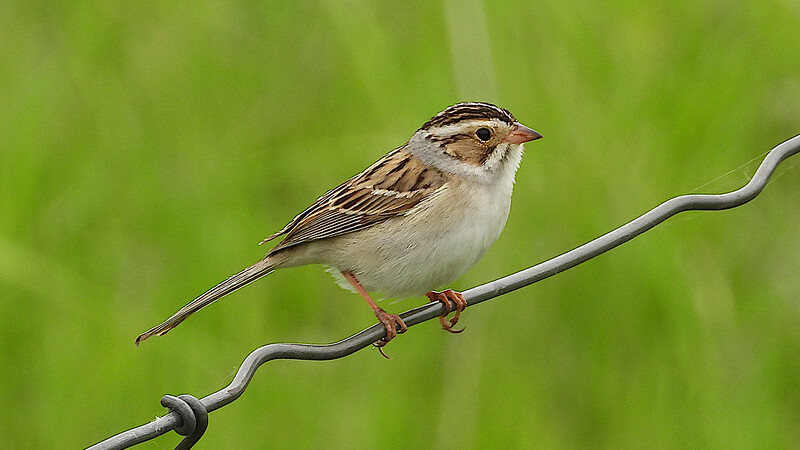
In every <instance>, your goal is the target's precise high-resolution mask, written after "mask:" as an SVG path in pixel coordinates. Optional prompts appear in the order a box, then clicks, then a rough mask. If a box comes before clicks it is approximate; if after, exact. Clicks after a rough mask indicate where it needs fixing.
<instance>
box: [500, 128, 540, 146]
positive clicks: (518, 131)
mask: <svg viewBox="0 0 800 450" xmlns="http://www.w3.org/2000/svg"><path fill="white" fill-rule="evenodd" d="M541 138H542V135H541V134H539V133H537V132H536V131H533V130H531V129H530V128H528V127H526V126H525V125H523V124H521V123H517V126H516V127H514V131H512V132H511V133H509V134H508V136H506V138H505V139H504V140H503V142H508V143H510V144H522V143H524V142H528V141H535V140H536V139H541Z"/></svg>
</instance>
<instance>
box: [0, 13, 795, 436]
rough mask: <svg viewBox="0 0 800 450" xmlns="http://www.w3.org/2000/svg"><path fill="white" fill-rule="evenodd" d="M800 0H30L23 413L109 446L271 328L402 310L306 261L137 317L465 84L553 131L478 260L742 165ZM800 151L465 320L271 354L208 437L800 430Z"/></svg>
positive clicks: (5, 273) (11, 343)
mask: <svg viewBox="0 0 800 450" xmlns="http://www.w3.org/2000/svg"><path fill="white" fill-rule="evenodd" d="M798 5H799V4H798V3H797V2H795V1H793V0H767V1H762V2H733V1H727V2H726V1H711V0H700V1H657V2H632V1H627V0H611V1H604V2H577V1H563V0H544V1H539V2H522V1H512V2H503V3H500V2H488V1H487V2H483V3H482V2H480V1H478V0H469V1H463V2H460V1H456V0H447V1H444V2H427V1H414V2H388V1H382V2H368V1H342V2H334V1H302V2H276V1H250V2H239V1H234V2H223V1H206V0H201V1H191V2H187V1H178V2H156V1H142V2H133V3H131V2H119V1H110V2H87V1H77V2H62V1H55V2H40V1H15V0H12V1H6V2H3V3H2V5H0V392H1V394H0V430H2V440H3V442H2V444H0V447H4V448H78V447H83V446H87V445H90V444H93V443H95V442H97V441H99V440H101V439H104V438H106V437H109V436H110V435H112V434H115V433H118V432H120V431H123V430H125V429H128V428H130V427H133V426H137V425H140V424H142V423H145V422H147V421H148V420H150V419H152V418H153V417H155V416H157V415H161V414H163V412H164V409H163V408H162V407H160V405H159V403H158V401H159V398H160V397H161V396H162V395H163V394H166V393H171V394H180V393H192V394H194V395H197V396H203V395H206V394H208V393H211V392H213V391H216V390H218V389H220V388H222V387H223V386H225V385H226V384H227V383H228V382H229V381H230V379H231V378H232V376H233V374H234V373H235V371H236V369H237V367H238V365H239V364H240V362H241V361H242V360H243V358H244V357H245V356H246V355H247V353H248V352H249V351H250V350H252V349H254V348H255V347H257V346H259V345H262V344H264V343H269V342H281V341H297V342H312V343H315V342H316V343H324V342H332V341H335V340H338V339H340V338H342V337H345V336H348V335H350V334H351V333H353V332H355V331H358V330H361V329H362V328H365V327H367V326H369V325H371V324H372V323H373V322H374V317H373V316H372V314H371V313H370V311H369V309H368V308H367V307H366V306H365V305H364V304H363V301H362V300H361V299H360V298H358V297H357V296H354V295H353V294H350V293H348V292H345V291H343V290H340V289H339V288H338V287H336V285H335V284H334V283H333V282H332V280H331V279H330V278H329V276H328V275H327V274H325V273H324V272H323V271H322V270H321V269H320V268H319V267H305V268H298V269H291V270H286V271H282V272H278V273H275V274H273V275H270V276H269V277H268V278H267V279H264V280H262V281H259V282H257V283H255V284H254V285H252V286H250V287H247V288H246V289H243V290H242V291H241V292H237V293H235V294H234V295H231V296H229V297H228V298H225V299H224V301H221V302H220V303H218V304H216V305H214V306H213V307H210V308H208V309H207V310H204V311H203V312H202V313H200V314H198V315H197V316H195V317H192V318H191V320H189V321H187V322H185V323H184V324H182V325H181V326H180V327H178V328H177V329H175V330H174V331H173V332H171V333H170V334H168V335H167V336H165V337H163V338H154V339H152V340H150V341H147V342H146V343H145V344H143V345H142V346H141V348H138V349H137V348H135V347H134V346H133V339H134V337H135V336H136V335H137V334H138V333H140V332H142V331H144V330H146V329H147V328H149V327H150V326H152V325H154V324H156V323H158V322H160V321H161V320H163V319H164V318H166V317H167V316H168V315H170V314H171V313H173V312H174V311H175V310H176V309H177V308H178V307H180V306H182V305H184V304H185V303H186V302H188V301H189V300H191V299H192V298H193V297H194V296H195V295H196V294H198V293H200V292H202V291H203V290H205V289H206V288H208V287H210V286H211V285H213V284H214V283H216V282H218V281H220V280H221V279H223V278H225V277H226V276H228V275H230V274H231V273H233V272H235V271H237V270H238V269H240V268H242V267H244V266H245V265H247V264H249V263H251V262H253V261H255V260H256V259H258V258H259V257H261V256H262V255H263V254H264V252H265V250H266V249H265V248H264V247H258V246H256V245H255V244H256V243H257V242H258V241H259V240H260V239H262V238H264V237H265V236H267V235H269V234H271V233H272V232H274V231H275V230H277V229H279V228H280V227H282V226H283V225H284V224H285V223H286V222H287V221H289V220H290V219H291V218H292V217H293V216H294V214H296V213H297V212H298V211H299V210H301V209H302V208H304V207H305V206H307V205H308V204H309V203H310V202H311V201H313V199H315V198H316V197H317V196H318V195H320V194H321V193H323V192H324V191H325V190H326V189H328V188H331V187H333V186H335V185H336V184H337V183H339V182H341V181H342V180H344V179H345V178H347V177H349V176H351V175H353V174H354V173H357V172H358V171H360V170H361V169H363V168H364V167H366V166H367V165H368V164H370V163H371V162H373V161H374V160H375V159H377V158H378V157H380V156H381V155H382V154H384V153H385V152H387V151H388V150H390V149H392V148H393V147H395V146H397V145H400V144H402V143H403V142H405V140H406V139H407V138H408V137H409V136H410V135H411V134H412V133H413V131H414V130H415V129H416V128H417V127H419V126H420V125H421V124H422V123H423V122H424V121H425V120H427V119H428V118H429V117H430V116H431V115H433V114H435V113H436V112H438V111H439V110H441V109H443V108H444V107H446V106H448V105H450V104H452V103H455V102H458V101H463V100H485V101H492V102H496V103H498V104H500V105H502V106H504V107H506V108H509V109H510V110H511V111H513V112H514V114H515V115H516V116H517V117H518V118H519V119H520V120H521V121H522V122H523V123H525V124H526V125H528V126H531V127H533V128H534V129H536V130H538V131H540V132H541V133H542V134H544V136H545V138H544V139H543V140H541V141H536V142H534V143H532V144H529V145H528V146H527V148H528V150H527V155H526V157H525V159H524V161H523V164H522V167H521V168H520V171H519V173H518V176H517V188H516V192H515V195H514V203H513V207H512V213H511V217H510V220H509V222H508V225H507V227H506V230H505V232H504V234H503V235H502V236H501V238H500V240H499V241H498V242H497V243H496V244H495V246H494V247H493V248H492V250H491V251H490V252H489V253H488V254H487V256H486V257H485V258H484V259H483V260H482V261H481V262H480V263H479V264H478V265H477V266H476V267H475V268H474V269H472V270H471V271H470V272H469V273H468V274H467V275H465V276H464V277H463V278H462V279H461V280H459V281H458V282H457V283H456V284H455V287H457V288H461V289H463V288H468V287H470V286H473V285H476V284H479V283H482V282H485V281H489V280H492V279H495V278H497V277H500V276H503V275H505V274H508V273H511V272H513V271H516V270H519V269H522V268H524V267H527V266H530V265H533V264H534V263H537V262H539V261H542V260H544V259H547V258H549V257H552V256H554V255H556V254H559V253H561V252H563V251H566V250H569V249H571V248H573V247H575V246H578V245H580V244H581V243H583V242H585V241H587V240H589V239H592V238H594V237H596V236H598V235H600V234H602V233H604V232H606V231H608V230H610V229H611V228H613V227H615V226H617V225H620V224H622V223H623V222H626V221H627V220H629V219H631V218H633V217H635V216H637V215H638V214H640V213H642V212H644V211H645V210H647V209H649V208H650V207H652V206H654V205H656V204H658V203H659V202H661V201H663V200H665V199H667V198H669V197H672V196H675V195H678V194H682V193H688V192H695V191H702V192H709V193H713V192H724V191H728V190H732V189H735V188H738V187H739V186H740V185H742V184H744V182H746V180H747V179H748V177H749V176H750V175H751V174H752V173H753V172H754V170H755V168H756V167H757V165H758V161H759V160H760V156H762V155H763V153H764V152H765V151H766V150H768V149H770V148H771V147H772V146H774V145H775V144H777V143H779V142H781V141H783V140H784V139H787V138H789V137H792V136H794V135H795V134H798V133H800V39H798V32H797V30H798V26H800V6H798ZM795 158H798V157H795ZM778 172H779V174H778V175H779V176H778V177H776V179H775V180H774V181H773V182H771V184H770V185H769V186H768V188H767V189H766V191H765V192H764V193H763V194H762V195H761V196H759V197H758V198H757V199H756V200H755V201H753V202H752V203H749V204H747V205H745V206H743V207H741V208H738V209H735V210H731V211H727V212H713V213H708V212H706V213H685V214H682V215H681V216H679V217H676V218H674V219H671V220H669V221H668V222H667V223H665V224H664V225H662V226H659V227H657V228H656V229H654V230H652V231H650V232H648V233H646V234H645V235H643V236H641V237H639V238H637V239H636V240H634V241H632V242H630V243H628V244H625V245H624V246H622V247H621V248H618V249H616V250H614V251H613V252H611V253H609V254H606V255H603V256H601V257H598V258H596V259H594V260H592V261H590V262H588V263H586V264H583V265H581V266H579V267H577V268H575V269H573V270H570V271H568V272H565V273H562V274H559V275H558V276H556V277H553V278H551V279H548V280H546V281H543V282H541V283H538V284H536V285H534V286H531V287H528V288H526V289H523V290H520V291H517V292H514V293H512V294H509V295H506V296H504V297H501V298H498V299H495V300H493V301H491V302H488V303H484V304H481V305H480V306H478V307H475V308H474V309H470V310H468V311H467V312H466V313H465V315H464V318H463V323H464V324H465V325H466V326H467V331H466V332H465V333H463V334H461V335H458V336H453V335H449V334H447V333H444V332H442V331H441V330H439V329H438V326H437V324H436V322H435V321H433V322H429V323H426V324H423V325H420V326H417V327H414V328H413V329H411V331H410V332H409V333H407V334H405V335H403V336H401V337H400V338H399V339H397V340H396V341H394V342H392V344H391V345H390V347H388V352H389V353H390V354H391V356H393V359H392V360H390V361H387V360H384V359H383V358H381V357H380V356H379V355H378V354H377V353H376V352H375V351H374V350H369V349H368V350H364V351H361V352H358V353H357V354H355V355H352V356H350V357H348V358H345V359H342V360H337V361H332V362H325V363H319V362H295V361H291V362H290V361H278V362H273V363H269V364H267V365H265V366H263V367H262V368H261V370H260V371H259V373H258V374H257V375H256V377H255V379H254V380H253V382H252V384H251V385H250V387H249V388H248V390H247V391H246V392H245V394H244V396H243V397H241V398H240V399H239V400H238V401H236V402H235V403H233V404H232V405H230V406H228V407H226V408H224V409H222V410H219V411H217V412H215V413H213V414H212V415H211V419H210V428H209V430H208V432H207V433H206V436H205V437H204V438H203V439H202V441H201V444H200V445H198V448H342V449H344V448H348V449H349V448H378V447H380V448H439V449H479V448H631V449H639V448H724V449H730V448H800V444H798V443H800V276H798V274H800V233H798V229H799V228H800V208H798V205H800V166H798V161H795V160H793V159H790V160H788V161H787V162H786V163H785V166H783V167H782V168H781V169H779V171H778ZM712 180H713V181H712ZM423 302H424V299H422V298H415V299H408V300H405V301H403V302H400V303H394V304H393V303H390V302H384V305H386V307H387V308H388V309H389V310H391V311H394V312H400V311H403V310H406V309H409V308H411V307H413V306H417V305H420V304H422V303H423ZM177 441H178V436H177V435H176V434H175V433H171V434H169V435H167V436H164V437H160V438H158V439H157V440H155V441H153V442H150V443H148V444H144V445H142V446H141V447H143V448H171V446H173V445H175V443H177Z"/></svg>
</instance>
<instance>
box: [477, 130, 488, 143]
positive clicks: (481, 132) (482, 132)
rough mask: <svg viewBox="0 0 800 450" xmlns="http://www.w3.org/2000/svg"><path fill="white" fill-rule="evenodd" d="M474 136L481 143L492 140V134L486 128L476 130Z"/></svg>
mask: <svg viewBox="0 0 800 450" xmlns="http://www.w3.org/2000/svg"><path fill="white" fill-rule="evenodd" d="M475 136H478V139H480V140H481V141H483V142H486V141H488V140H489V139H491V138H492V132H491V131H490V130H489V129H488V128H478V130H477V131H475Z"/></svg>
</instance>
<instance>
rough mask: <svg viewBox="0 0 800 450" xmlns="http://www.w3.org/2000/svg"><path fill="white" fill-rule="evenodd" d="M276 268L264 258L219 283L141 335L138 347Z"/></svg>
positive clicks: (138, 338) (137, 343) (268, 259)
mask: <svg viewBox="0 0 800 450" xmlns="http://www.w3.org/2000/svg"><path fill="white" fill-rule="evenodd" d="M274 268H275V264H274V263H273V262H272V261H270V258H264V259H262V260H261V261H258V262H257V263H255V264H253V265H252V266H250V267H248V268H246V269H244V270H242V271H241V272H239V273H237V274H236V275H233V276H231V277H230V278H228V279H227V280H225V281H223V282H222V283H219V284H218V285H216V286H214V287H213V288H211V289H209V290H207V291H206V292H204V293H203V294H202V295H200V296H199V297H197V298H196V299H194V300H192V301H191V302H189V304H188V305H186V306H184V307H183V308H181V309H180V310H178V312H176V313H175V314H173V315H172V316H170V318H169V319H167V320H165V321H164V322H163V323H161V324H160V325H156V326H154V327H153V328H151V329H149V330H147V331H145V332H144V333H142V334H140V335H139V336H138V337H137V338H136V345H137V346H138V345H139V343H140V342H142V341H143V340H145V339H147V338H149V337H150V336H155V335H158V336H163V335H164V334H166V333H167V332H168V331H169V330H171V329H173V328H175V327H176V326H178V324H180V323H181V322H183V321H184V320H186V318H187V317H189V316H190V315H192V314H194V313H195V312H197V311H199V310H201V309H203V308H205V307H206V306H208V305H210V304H212V303H214V302H215V301H217V300H218V299H220V298H221V297H223V296H225V295H227V294H230V293H231V292H233V291H235V290H237V289H239V288H240V287H242V286H244V285H246V284H249V283H251V282H253V281H255V280H257V279H258V278H261V277H263V276H264V275H267V274H268V273H270V272H272V270H273V269H274Z"/></svg>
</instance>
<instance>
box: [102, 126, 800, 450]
mask: <svg viewBox="0 0 800 450" xmlns="http://www.w3.org/2000/svg"><path fill="white" fill-rule="evenodd" d="M798 152H800V135H798V136H795V137H793V138H791V139H789V140H787V141H785V142H783V143H781V144H779V145H778V146H776V147H775V148H773V149H772V150H771V151H770V152H769V153H768V154H767V156H766V157H765V158H764V160H763V161H762V162H761V165H760V166H759V167H758V170H757V171H756V173H755V175H753V178H752V179H751V180H750V181H749V182H748V183H747V184H746V185H745V186H743V187H742V188H740V189H737V190H735V191H732V192H729V193H726V194H714V195H711V194H688V195H681V196H679V197H675V198H672V199H670V200H667V201H665V202H664V203H661V204H660V205H658V206H656V207H655V208H653V209H651V210H650V211H648V212H646V213H644V214H642V215H641V216H639V217H637V218H635V219H633V220H632V221H630V222H628V223H626V224H624V225H622V226H620V227H619V228H616V229H614V230H612V231H610V232H608V233H606V234H604V235H602V236H600V237H598V238H596V239H594V240H592V241H590V242H587V243H586V244H583V245H581V246H580V247H577V248H575V249H573V250H570V251H568V252H566V253H563V254H561V255H559V256H556V257H554V258H551V259H549V260H547V261H544V262H542V263H539V264H537V265H535V266H533V267H529V268H527V269H525V270H521V271H519V272H517V273H514V274H511V275H508V276H505V277H503V278H500V279H498V280H495V281H492V282H489V283H486V284H483V285H480V286H477V287H474V288H472V289H469V290H467V291H464V292H463V295H464V299H465V300H466V301H467V305H468V306H472V305H476V304H478V303H481V302H484V301H486V300H489V299H492V298H495V297H498V296H500V295H503V294H507V293H509V292H511V291H514V290H517V289H519V288H522V287H525V286H528V285H530V284H533V283H536V282H537V281H541V280H543V279H545V278H548V277H551V276H553V275H555V274H557V273H559V272H563V271H564V270H567V269H570V268H572V267H575V266H577V265H578V264H580V263H582V262H585V261H587V260H589V259H591V258H594V257H595V256H597V255H600V254H601V253H604V252H607V251H608V250H611V249H613V248H614V247H616V246H618V245H620V244H623V243H625V242H627V241H629V240H631V239H633V238H634V237H636V236H638V235H640V234H642V233H644V232H645V231H647V230H649V229H651V228H653V227H655V226H656V225H658V224H660V223H661V222H663V221H665V220H666V219H668V218H670V217H672V216H674V215H675V214H678V213H680V212H683V211H690V210H722V209H729V208H734V207H737V206H740V205H743V204H744V203H747V202H749V201H750V200H752V199H753V198H755V197H756V196H757V195H758V194H760V193H761V191H762V190H763V189H764V187H766V185H767V182H768V180H769V178H770V177H771V176H772V175H773V173H774V172H775V169H776V168H777V166H778V164H780V162H781V161H783V160H784V159H786V158H788V157H790V156H792V155H794V154H796V153H798ZM451 306H453V307H454V305H451ZM443 312H444V305H442V304H441V303H438V302H437V303H429V304H426V305H424V306H420V307H418V308H414V309H411V310H409V311H406V312H404V313H402V314H400V316H401V317H402V318H403V321H404V322H405V323H406V325H408V326H409V327H411V326H413V325H416V324H419V323H422V322H425V321H427V320H430V319H433V318H436V317H438V316H439V315H441V314H442V313H443ZM385 336H386V330H385V329H384V327H383V325H381V324H376V325H373V326H371V327H369V328H367V329H365V330H363V331H361V332H359V333H356V334H354V335H352V336H350V337H348V338H346V339H343V340H341V341H339V342H336V343H333V344H325V345H310V344H285V343H276V344H269V345H265V346H263V347H259V348H257V349H256V350H254V351H253V352H252V353H250V354H249V355H248V356H247V358H245V360H244V362H243V363H242V365H241V366H240V367H239V370H238V372H237V373H236V376H235V377H234V379H233V381H231V383H230V384H229V385H228V386H226V387H225V388H223V389H221V390H219V391H217V392H214V393H213V394H210V395H208V396H206V397H203V398H202V399H197V398H196V397H194V396H191V395H188V394H184V395H180V396H178V397H174V396H171V395H165V396H164V397H163V398H162V399H161V404H162V405H163V406H164V407H166V408H169V409H170V412H169V413H167V414H165V415H163V416H161V417H158V418H156V419H155V420H153V421H152V422H149V423H146V424H144V425H141V426H138V427H136V428H132V429H130V430H127V431H123V432H122V433H119V434H117V435H115V436H112V437H110V438H108V439H106V440H104V441H102V442H99V443H97V444H95V445H93V446H91V447H89V449H90V450H101V449H102V450H110V449H123V448H128V447H131V446H133V445H136V444H139V443H142V442H144V441H147V440H150V439H153V438H155V437H157V436H160V435H162V434H165V433H168V432H169V431H171V430H175V431H176V432H178V433H179V434H181V435H183V436H185V437H184V439H183V440H182V441H181V442H180V443H179V444H178V446H177V447H176V449H188V448H191V447H192V446H193V445H194V444H195V443H196V442H197V441H198V440H199V439H200V437H202V435H203V433H204V432H205V430H206V428H207V426H208V413H209V412H211V411H214V410H216V409H219V408H222V407H223V406H225V405H227V404H229V403H231V402H233V401H234V400H236V399H237V398H239V396H241V395H242V393H244V390H245V388H247V385H248V384H249V383H250V380H251V379H252V378H253V376H254V375H255V372H256V370H257V369H258V367H259V366H261V365H262V364H264V363H265V362H268V361H272V360H275V359H302V360H330V359H337V358H342V357H345V356H347V355H350V354H352V353H354V352H356V351H358V350H361V349H362V348H364V347H368V346H369V345H371V344H372V343H373V342H375V341H378V340H380V339H381V338H383V337H385Z"/></svg>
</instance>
